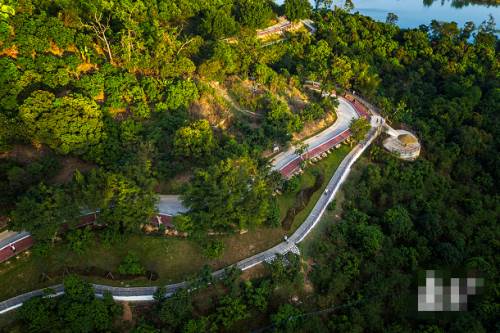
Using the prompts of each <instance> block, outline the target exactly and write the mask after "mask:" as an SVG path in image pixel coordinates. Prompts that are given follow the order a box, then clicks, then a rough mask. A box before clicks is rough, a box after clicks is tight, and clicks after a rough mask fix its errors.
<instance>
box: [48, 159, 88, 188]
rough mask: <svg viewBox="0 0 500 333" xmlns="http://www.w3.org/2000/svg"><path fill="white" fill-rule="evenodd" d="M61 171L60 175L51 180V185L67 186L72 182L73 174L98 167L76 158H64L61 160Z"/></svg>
mask: <svg viewBox="0 0 500 333" xmlns="http://www.w3.org/2000/svg"><path fill="white" fill-rule="evenodd" d="M60 163H61V166H62V168H61V170H60V171H59V173H58V174H57V175H56V176H55V177H54V178H52V179H51V180H50V182H51V183H55V184H65V183H68V182H70V181H71V179H72V178H73V174H74V173H75V171H76V170H79V171H80V172H87V171H89V170H91V169H93V168H95V167H96V166H95V165H94V164H91V163H89V162H85V161H82V160H80V159H78V158H76V157H64V158H61V161H60Z"/></svg>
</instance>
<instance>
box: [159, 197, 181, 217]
mask: <svg viewBox="0 0 500 333" xmlns="http://www.w3.org/2000/svg"><path fill="white" fill-rule="evenodd" d="M187 211H188V208H187V207H185V206H184V205H183V203H182V201H181V198H180V195H160V201H159V202H158V213H160V214H165V215H170V216H175V215H179V214H182V213H185V212H187Z"/></svg>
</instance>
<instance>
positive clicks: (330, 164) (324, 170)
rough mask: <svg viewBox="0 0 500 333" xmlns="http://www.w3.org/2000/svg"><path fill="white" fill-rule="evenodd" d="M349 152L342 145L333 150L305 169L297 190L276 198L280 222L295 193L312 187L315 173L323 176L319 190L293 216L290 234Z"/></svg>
mask: <svg viewBox="0 0 500 333" xmlns="http://www.w3.org/2000/svg"><path fill="white" fill-rule="evenodd" d="M349 151H350V148H349V146H347V145H342V146H341V147H340V148H339V149H336V150H334V151H333V152H332V153H331V154H330V155H328V157H326V158H324V159H323V160H322V161H321V162H318V163H317V164H314V165H309V166H308V167H306V168H305V170H304V173H303V174H302V175H301V176H300V187H299V189H298V190H297V191H295V192H293V193H285V194H283V195H281V196H279V197H278V205H279V208H280V219H281V221H282V220H283V219H284V218H285V216H286V212H287V211H288V209H289V208H291V207H293V205H294V203H295V200H296V195H297V193H298V192H300V190H302V189H304V188H307V187H311V186H313V185H314V181H315V179H316V176H315V175H314V174H315V173H320V174H322V175H323V179H324V181H323V184H322V185H321V187H320V188H319V190H317V191H315V192H314V193H313V195H312V196H311V198H310V200H309V202H308V204H307V205H306V207H305V208H304V209H303V210H302V211H300V212H299V213H298V214H297V215H296V216H295V218H294V220H293V223H292V227H291V229H290V233H292V232H293V231H295V230H296V229H297V228H298V227H299V226H300V225H301V224H302V222H303V221H304V220H305V219H306V217H307V216H308V215H309V213H310V212H311V210H312V209H313V207H314V205H315V204H316V201H318V198H319V197H320V196H321V195H322V193H323V191H324V190H325V188H326V185H328V182H329V181H330V179H331V178H332V176H333V174H334V173H335V170H337V167H338V166H339V164H340V163H341V162H342V160H343V159H344V157H345V156H346V155H347V154H348V153H349Z"/></svg>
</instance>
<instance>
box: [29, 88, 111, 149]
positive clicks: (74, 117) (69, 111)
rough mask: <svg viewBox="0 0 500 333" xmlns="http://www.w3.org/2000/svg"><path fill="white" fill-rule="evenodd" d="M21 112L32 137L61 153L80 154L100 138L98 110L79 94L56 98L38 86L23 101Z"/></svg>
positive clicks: (101, 131)
mask: <svg viewBox="0 0 500 333" xmlns="http://www.w3.org/2000/svg"><path fill="white" fill-rule="evenodd" d="M20 116H21V118H22V119H23V121H24V123H25V124H26V126H27V127H28V129H29V131H30V134H31V135H33V137H34V138H35V139H37V140H40V141H41V142H43V143H46V144H47V145H49V146H50V147H51V148H53V149H55V150H56V151H58V152H60V153H63V154H68V153H70V152H73V153H77V154H82V153H84V152H86V151H87V150H88V149H89V147H90V146H93V145H97V144H99V143H100V142H101V140H102V136H103V121H102V115H101V111H100V110H99V107H98V105H97V104H96V103H95V102H93V101H91V100H88V99H86V98H84V97H82V96H78V95H74V96H64V97H62V98H56V97H55V96H54V95H53V94H52V93H50V92H46V91H42V90H38V91H35V92H33V93H32V94H31V95H30V97H28V98H27V99H26V100H25V101H24V103H23V105H22V106H21V107H20Z"/></svg>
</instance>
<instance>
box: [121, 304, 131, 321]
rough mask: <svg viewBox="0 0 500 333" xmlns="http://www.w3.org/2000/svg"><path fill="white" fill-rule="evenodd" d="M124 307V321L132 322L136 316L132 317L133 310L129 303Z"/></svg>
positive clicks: (123, 305)
mask: <svg viewBox="0 0 500 333" xmlns="http://www.w3.org/2000/svg"><path fill="white" fill-rule="evenodd" d="M122 307H123V315H122V319H123V321H132V320H133V318H134V316H133V315H132V309H131V308H130V305H129V304H128V302H123V303H122Z"/></svg>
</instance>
